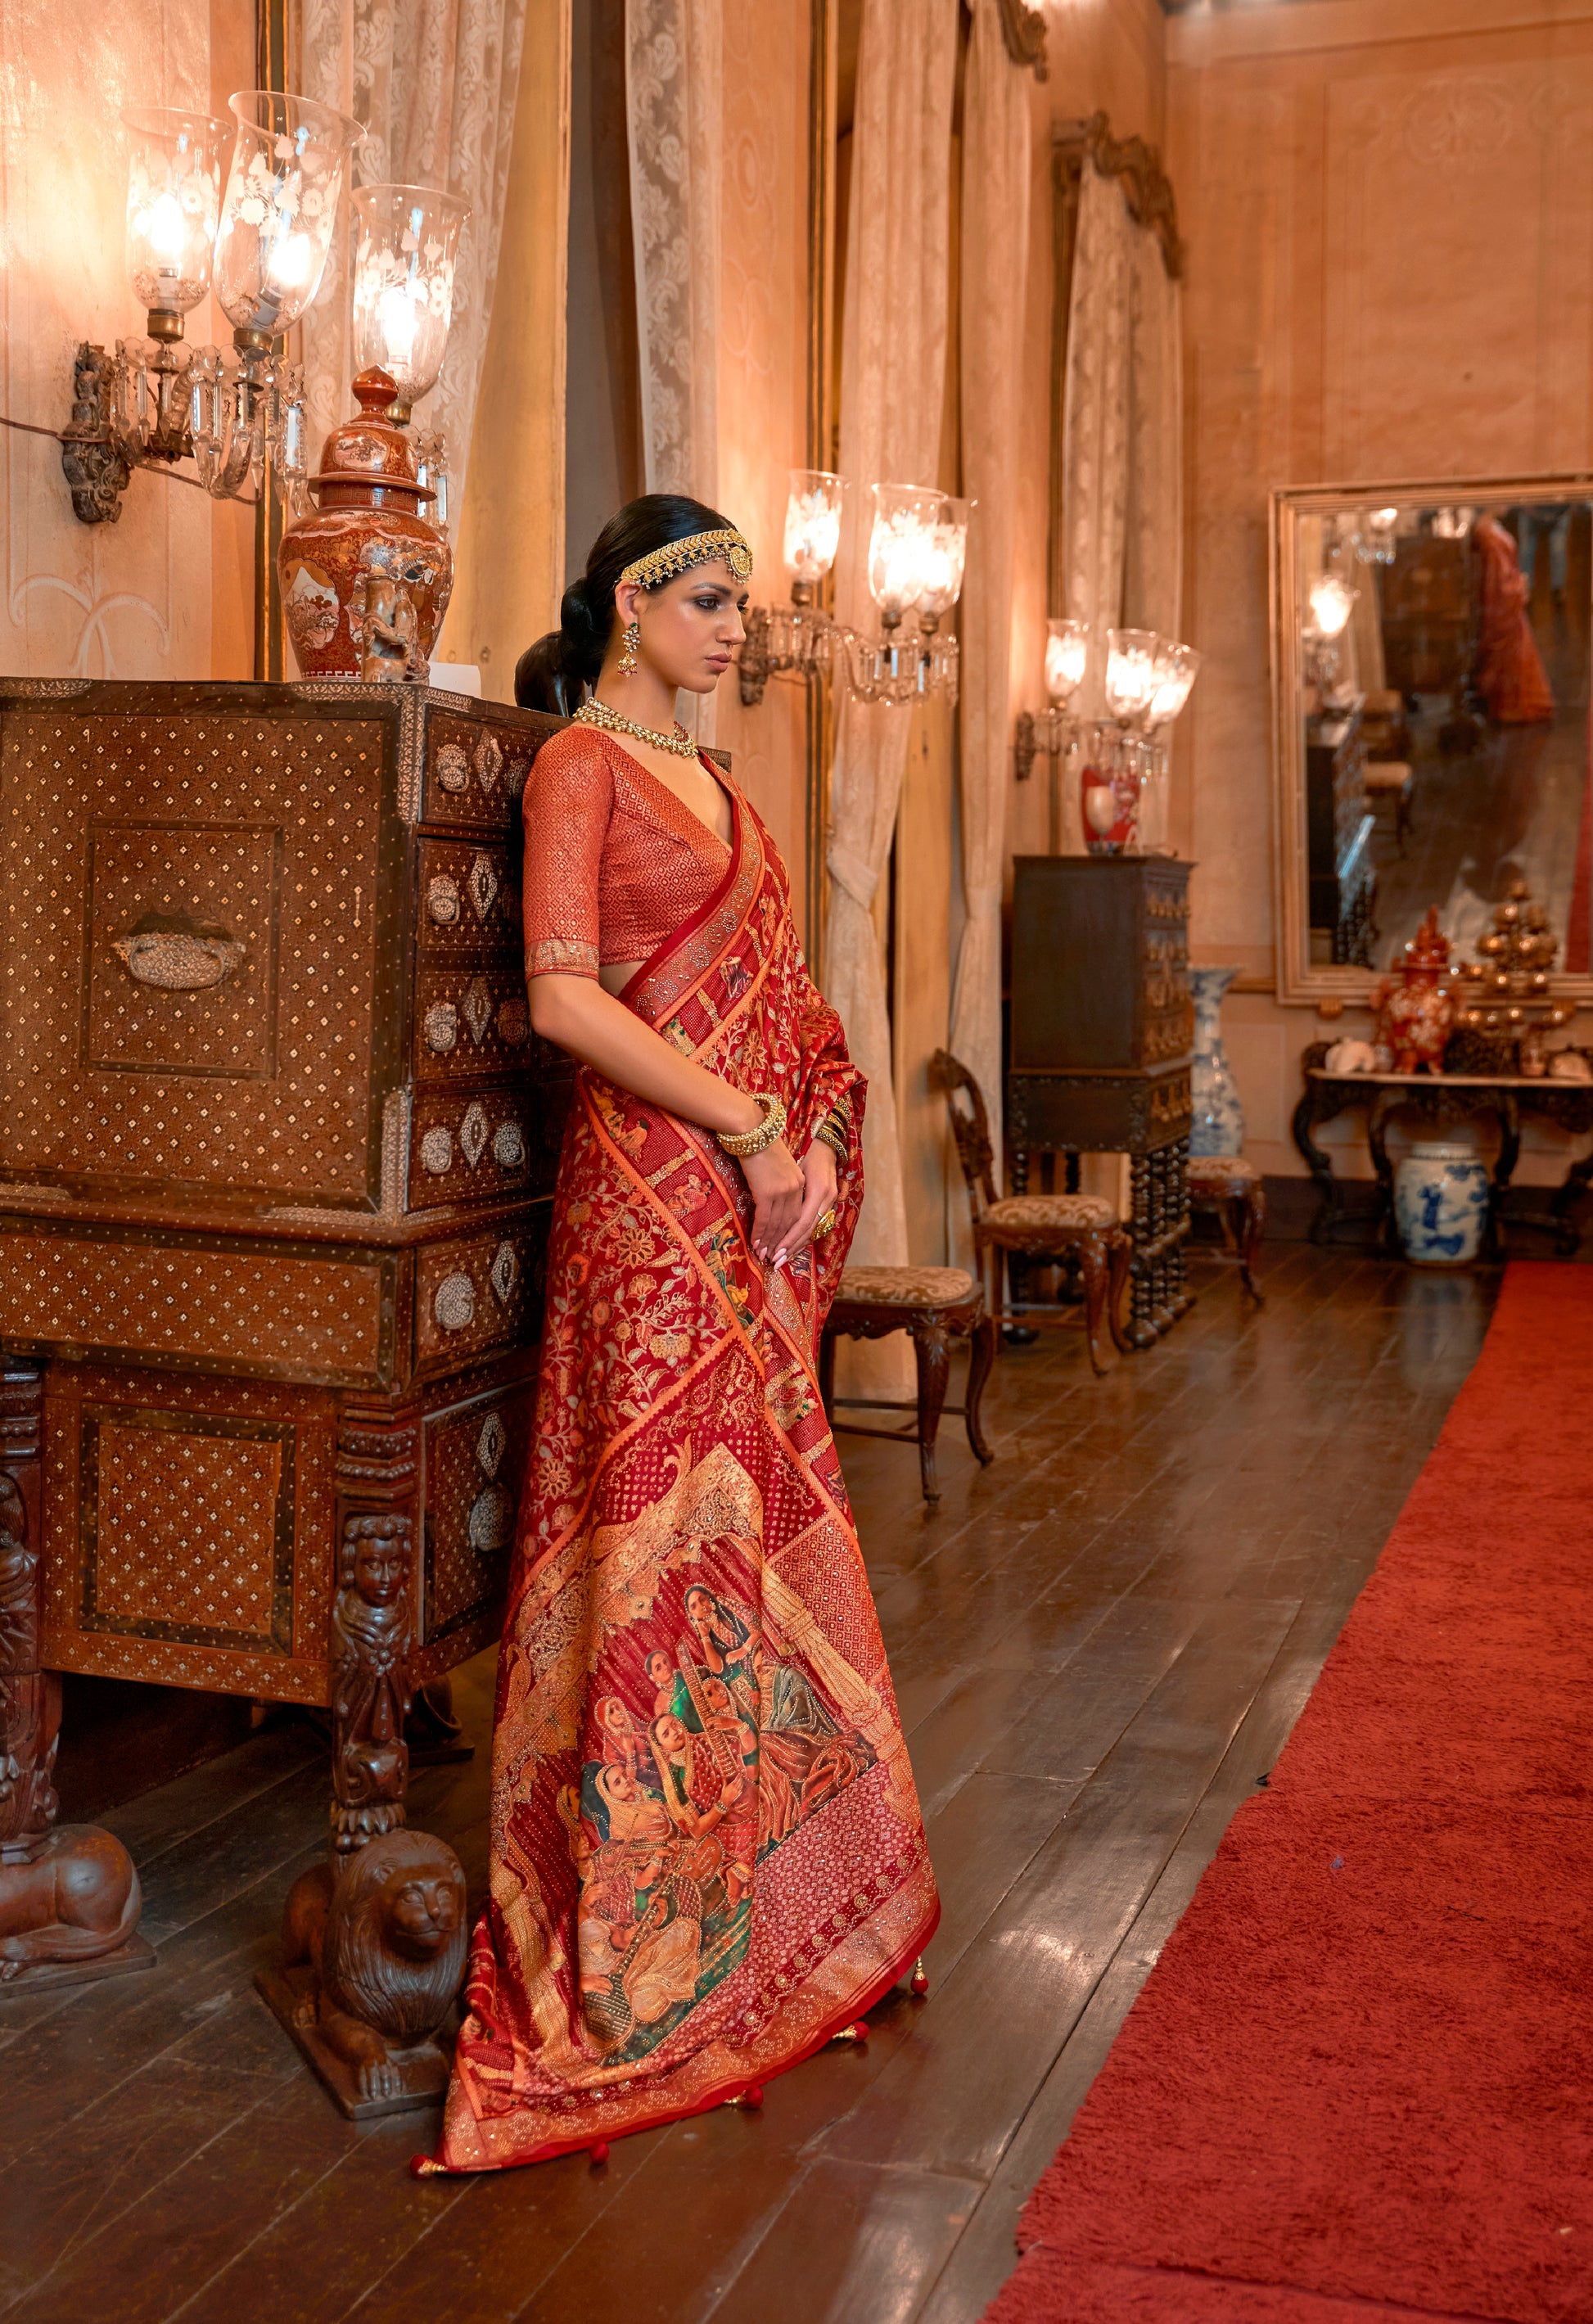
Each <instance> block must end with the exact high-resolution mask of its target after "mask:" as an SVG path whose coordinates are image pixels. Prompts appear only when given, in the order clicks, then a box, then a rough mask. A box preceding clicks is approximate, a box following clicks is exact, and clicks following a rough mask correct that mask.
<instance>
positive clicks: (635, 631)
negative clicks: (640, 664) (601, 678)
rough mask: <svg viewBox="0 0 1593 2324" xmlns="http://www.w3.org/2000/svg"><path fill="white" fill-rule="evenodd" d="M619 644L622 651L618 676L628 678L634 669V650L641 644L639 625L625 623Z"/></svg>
mask: <svg viewBox="0 0 1593 2324" xmlns="http://www.w3.org/2000/svg"><path fill="white" fill-rule="evenodd" d="M621 643H622V646H623V647H624V651H623V652H622V654H621V656H620V676H621V677H622V678H629V677H631V674H632V673H633V671H634V670H635V669H636V649H637V647H638V646H639V645H640V643H641V623H640V622H626V624H625V634H624V637H623V638H622V641H621Z"/></svg>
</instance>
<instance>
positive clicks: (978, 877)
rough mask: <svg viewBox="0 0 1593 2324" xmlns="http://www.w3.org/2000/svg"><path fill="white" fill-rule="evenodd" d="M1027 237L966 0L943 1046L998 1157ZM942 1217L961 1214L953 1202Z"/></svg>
mask: <svg viewBox="0 0 1593 2324" xmlns="http://www.w3.org/2000/svg"><path fill="white" fill-rule="evenodd" d="M1028 231H1029V80H1028V76H1027V73H1026V72H1024V71H1022V70H1021V69H1018V68H1017V67H1015V66H1014V65H1013V63H1012V62H1011V60H1010V59H1009V57H1008V53H1007V46H1006V42H1005V41H1004V39H1003V37H1002V32H1001V21H1000V12H999V5H998V0H977V5H976V6H975V8H974V12H973V31H972V38H971V46H970V50H969V56H968V73H967V82H966V88H965V93H964V97H963V130H962V248H963V253H964V257H963V264H962V317H961V330H962V346H961V353H962V485H963V490H964V492H965V493H968V494H969V495H970V497H971V498H972V499H973V501H974V502H975V503H976V505H975V508H974V512H973V516H972V520H971V523H970V525H969V528H968V569H967V577H966V583H965V586H964V589H963V594H962V770H961V787H962V898H963V904H964V908H965V910H966V915H967V917H966V918H965V920H964V922H963V927H962V940H961V942H960V944H959V945H958V950H957V969H956V979H955V982H954V984H953V991H952V1021H951V1048H952V1054H953V1056H957V1057H960V1058H961V1059H962V1062H963V1064H964V1065H967V1066H968V1067H969V1068H970V1070H971V1073H972V1074H973V1076H974V1079H975V1080H976V1081H977V1082H978V1084H979V1085H980V1088H981V1091H982V1093H983V1095H984V1102H985V1104H986V1106H987V1107H988V1108H989V1111H990V1123H991V1130H992V1134H993V1136H994V1139H995V1144H996V1151H997V1152H998V1154H999V1152H1000V1150H1001V1139H1000V1131H1001V867H1002V857H1003V854H1004V852H1005V847H1006V833H1007V783H1008V737H1009V732H1010V718H1011V696H1012V684H1011V678H1012V670H1011V662H1012V590H1013V560H1014V555H1015V542H1016V527H1017V494H1018V490H1019V477H1018V447H1019V441H1020V433H1021V431H1020V426H1019V416H1020V405H1021V401H1022V383H1023V328H1024V304H1025V299H1026V296H1027V273H1028ZM958 1194H959V1195H960V1194H961V1189H960V1188H959V1189H958ZM953 1217H954V1218H956V1219H958V1220H959V1221H962V1220H965V1211H964V1207H963V1205H962V1203H961V1202H960V1201H959V1202H958V1203H956V1204H955V1205H954V1207H953ZM965 1231H966V1230H965V1227H964V1232H965Z"/></svg>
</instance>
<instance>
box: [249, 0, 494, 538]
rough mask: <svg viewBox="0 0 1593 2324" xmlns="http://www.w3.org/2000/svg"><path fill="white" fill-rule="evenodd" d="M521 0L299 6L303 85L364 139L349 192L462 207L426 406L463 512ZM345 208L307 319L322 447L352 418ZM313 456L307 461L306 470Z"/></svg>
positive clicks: (293, 28) (424, 416)
mask: <svg viewBox="0 0 1593 2324" xmlns="http://www.w3.org/2000/svg"><path fill="white" fill-rule="evenodd" d="M525 7H526V0H297V5H296V8H295V14H294V19H293V21H292V23H291V25H290V46H291V48H292V51H293V53H294V56H295V60H296V77H297V83H298V86H299V88H301V89H302V91H303V93H304V95H305V96H306V97H318V99H319V100H320V101H321V103H322V104H324V105H335V106H338V107H339V109H340V110H341V111H343V112H344V113H348V114H352V115H353V116H354V118H355V120H356V121H357V122H359V124H361V126H362V127H363V128H364V130H365V132H366V138H365V143H364V146H363V147H362V149H361V150H360V152H358V153H357V154H356V156H355V167H354V183H355V185H356V186H376V185H415V186H437V187H440V188H443V189H446V190H447V192H449V193H452V194H459V195H462V196H463V197H464V198H465V200H466V201H467V202H468V203H469V204H470V217H469V218H468V220H467V221H466V223H465V232H464V235H463V237H462V239H461V243H460V249H459V263H458V269H457V272H456V275H455V278H454V318H453V323H452V327H450V329H449V333H448V351H447V356H446V358H445V360H444V363H443V368H442V375H441V377H440V378H439V380H438V381H437V386H436V387H435V388H434V389H433V391H432V392H431V394H430V395H429V396H428V397H427V398H426V400H425V401H424V403H423V404H422V405H421V406H420V418H421V423H422V424H423V425H424V426H426V427H428V428H440V429H443V430H444V432H445V434H446V436H447V446H448V466H449V474H450V480H451V485H452V492H453V503H454V506H455V508H456V509H460V508H463V507H464V505H465V471H466V469H467V467H468V465H469V460H470V450H471V443H470V439H471V431H472V429H473V427H474V420H475V402H476V396H477V393H478V392H479V390H480V387H481V377H482V367H483V364H484V363H485V360H486V352H487V329H488V326H489V324H490V323H491V321H492V315H493V290H494V287H495V285H496V282H497V277H498V249H499V244H500V241H501V239H502V230H503V211H504V204H505V201H506V198H507V196H508V190H509V157H510V150H511V144H512V143H513V135H514V107H515V99H516V96H517V94H518V91H519V87H520V43H521V39H522V36H523V33H524V29H525ZM352 289H353V276H352V273H351V271H350V235H349V213H348V209H347V207H346V205H345V208H344V211H343V214H342V216H341V217H340V218H339V220H338V229H337V235H336V241H335V243H334V244H333V249H332V255H331V257H330V258H329V259H328V261H327V272H326V277H325V280H324V281H323V283H322V287H321V291H320V295H319V297H318V299H317V300H316V303H315V305H314V306H313V307H312V308H311V309H310V310H309V312H308V315H307V316H306V317H305V319H304V368H305V390H306V395H307V399H308V407H309V416H310V423H311V433H312V438H314V440H315V442H316V444H317V447H318V444H319V439H320V438H321V437H322V436H324V435H325V433H326V431H327V429H328V428H331V427H335V426H336V423H337V422H338V421H339V420H345V419H346V418H347V417H348V414H349V412H350V411H351V410H353V402H352V399H351V397H350V393H349V379H350V376H351V374H352V370H353V364H352V361H351V338H352V333H351V330H350V316H349V302H350V297H351V293H352ZM314 465H315V456H314V455H313V454H312V456H311V466H312V473H313V468H314Z"/></svg>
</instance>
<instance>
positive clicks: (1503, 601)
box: [1471, 516, 1554, 726]
mask: <svg viewBox="0 0 1593 2324" xmlns="http://www.w3.org/2000/svg"><path fill="white" fill-rule="evenodd" d="M1471 539H1472V543H1473V546H1474V547H1475V549H1476V550H1477V553H1478V557H1479V558H1480V559H1481V582H1480V588H1479V592H1478V595H1479V603H1478V625H1477V690H1478V693H1479V694H1480V695H1481V696H1482V698H1483V700H1484V702H1485V703H1486V704H1487V715H1488V716H1489V717H1490V718H1491V719H1492V720H1493V721H1494V723H1495V724H1496V725H1499V726H1531V725H1535V724H1537V723H1538V722H1539V721H1540V720H1542V719H1547V718H1552V717H1553V715H1554V696H1553V695H1552V692H1551V691H1550V687H1549V679H1548V676H1547V674H1546V672H1545V671H1544V669H1543V657H1542V654H1541V653H1540V652H1539V651H1538V641H1537V640H1536V638H1535V637H1533V626H1532V622H1531V621H1530V620H1529V619H1528V617H1527V611H1526V603H1527V589H1526V576H1525V575H1524V573H1523V572H1522V569H1521V558H1520V556H1519V554H1518V553H1517V550H1516V547H1515V540H1514V539H1513V538H1512V536H1511V535H1510V533H1509V532H1508V531H1507V530H1506V528H1505V526H1504V525H1502V524H1501V523H1500V522H1499V521H1498V519H1497V518H1496V517H1491V516H1479V517H1478V520H1477V521H1476V523H1475V524H1474V525H1473V526H1472V528H1471Z"/></svg>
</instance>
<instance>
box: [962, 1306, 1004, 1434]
mask: <svg viewBox="0 0 1593 2324" xmlns="http://www.w3.org/2000/svg"><path fill="white" fill-rule="evenodd" d="M995 1360H996V1319H995V1317H994V1316H993V1315H991V1314H983V1315H981V1317H980V1319H979V1321H978V1323H976V1324H975V1325H974V1327H973V1330H972V1333H971V1334H970V1338H969V1345H968V1394H967V1396H966V1397H965V1398H964V1399H963V1412H964V1416H965V1418H966V1421H967V1425H968V1443H969V1446H970V1448H971V1452H972V1453H973V1457H974V1459H975V1460H976V1461H978V1462H981V1464H982V1465H984V1466H985V1467H987V1468H988V1467H989V1465H990V1462H992V1461H993V1460H994V1459H995V1457H996V1456H995V1454H994V1452H991V1450H990V1445H989V1444H988V1443H986V1441H985V1434H984V1430H983V1428H982V1426H981V1424H980V1417H979V1410H980V1406H981V1404H982V1403H983V1401H984V1391H985V1382H986V1381H987V1380H988V1379H990V1367H991V1366H992V1365H993V1364H994V1362H995Z"/></svg>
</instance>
